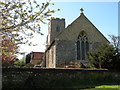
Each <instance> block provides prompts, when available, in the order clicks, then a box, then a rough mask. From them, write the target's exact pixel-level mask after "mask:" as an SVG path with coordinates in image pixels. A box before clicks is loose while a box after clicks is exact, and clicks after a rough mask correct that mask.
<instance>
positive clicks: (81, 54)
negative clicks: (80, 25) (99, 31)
mask: <svg viewBox="0 0 120 90" xmlns="http://www.w3.org/2000/svg"><path fill="white" fill-rule="evenodd" d="M76 44H77V60H85V59H86V55H87V53H88V51H89V42H88V38H87V37H86V34H85V32H84V31H82V32H81V33H80V35H79V36H78V38H77V43H76Z"/></svg>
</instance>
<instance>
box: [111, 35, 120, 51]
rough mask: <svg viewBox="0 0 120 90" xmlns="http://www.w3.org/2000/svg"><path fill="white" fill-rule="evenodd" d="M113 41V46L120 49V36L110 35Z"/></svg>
mask: <svg viewBox="0 0 120 90" xmlns="http://www.w3.org/2000/svg"><path fill="white" fill-rule="evenodd" d="M109 37H110V39H111V44H112V45H113V46H114V48H115V49H116V50H118V49H120V36H115V35H109Z"/></svg>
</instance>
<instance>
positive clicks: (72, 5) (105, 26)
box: [21, 2, 118, 53]
mask: <svg viewBox="0 0 120 90" xmlns="http://www.w3.org/2000/svg"><path fill="white" fill-rule="evenodd" d="M54 4H55V5H54V6H52V7H50V8H51V9H58V8H59V9H60V11H59V12H56V13H55V14H53V16H54V17H58V18H65V21H66V26H67V25H69V24H70V23H72V22H73V21H74V20H75V19H76V18H77V17H79V15H80V8H83V9H84V14H85V16H86V17H87V18H88V19H89V20H90V21H91V22H92V23H93V24H94V25H95V26H96V28H98V30H100V32H101V33H102V34H103V35H105V37H106V38H107V39H109V38H108V35H116V36H117V35H118V2H55V3H54ZM41 32H42V33H43V34H44V36H40V35H39V34H35V37H34V39H33V43H37V44H38V45H37V46H34V47H32V46H31V47H30V46H25V45H22V46H21V51H23V52H26V53H30V52H31V51H38V52H41V51H42V52H44V50H45V43H46V36H47V33H48V29H47V24H46V25H44V24H42V25H41Z"/></svg>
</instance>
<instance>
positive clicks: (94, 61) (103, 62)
mask: <svg viewBox="0 0 120 90" xmlns="http://www.w3.org/2000/svg"><path fill="white" fill-rule="evenodd" d="M114 54H115V50H114V47H113V46H112V45H109V44H103V45H101V46H100V47H99V48H98V49H96V50H94V51H90V52H89V55H88V59H89V64H90V66H92V67H94V68H108V69H109V68H112V67H111V66H112V62H113V56H114Z"/></svg>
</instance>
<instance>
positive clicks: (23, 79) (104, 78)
mask: <svg viewBox="0 0 120 90" xmlns="http://www.w3.org/2000/svg"><path fill="white" fill-rule="evenodd" d="M2 74H3V75H2V80H3V81H2V85H3V86H2V87H3V89H5V88H32V89H34V88H91V87H95V86H98V85H106V84H107V85H108V84H109V85H111V84H115V85H120V72H112V71H107V70H90V69H61V68H58V69H37V68H34V69H33V68H3V69H2ZM84 85H85V86H84Z"/></svg>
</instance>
